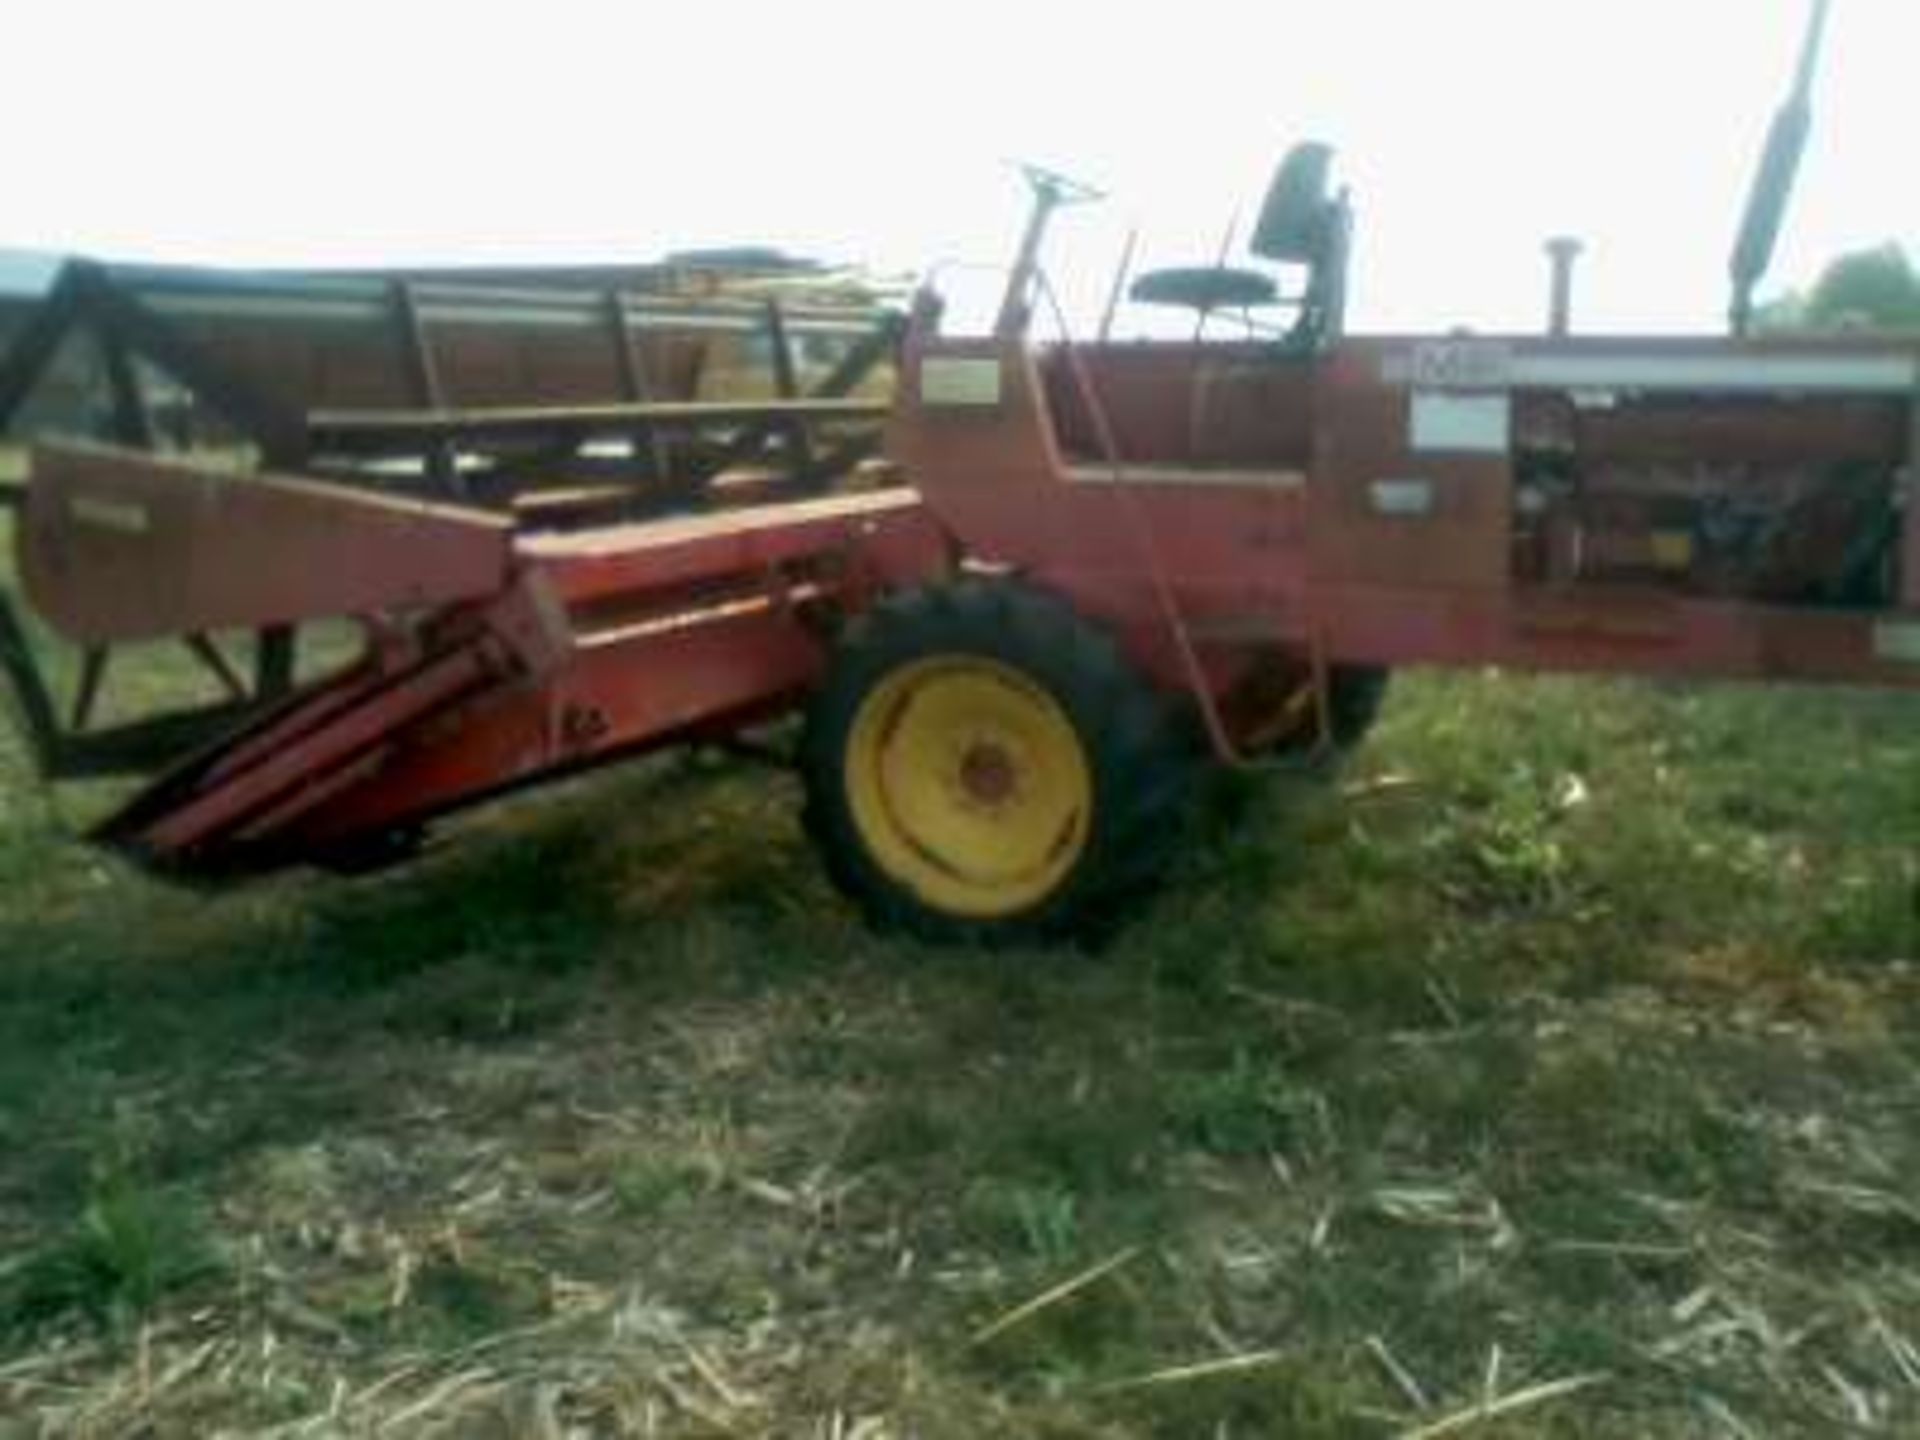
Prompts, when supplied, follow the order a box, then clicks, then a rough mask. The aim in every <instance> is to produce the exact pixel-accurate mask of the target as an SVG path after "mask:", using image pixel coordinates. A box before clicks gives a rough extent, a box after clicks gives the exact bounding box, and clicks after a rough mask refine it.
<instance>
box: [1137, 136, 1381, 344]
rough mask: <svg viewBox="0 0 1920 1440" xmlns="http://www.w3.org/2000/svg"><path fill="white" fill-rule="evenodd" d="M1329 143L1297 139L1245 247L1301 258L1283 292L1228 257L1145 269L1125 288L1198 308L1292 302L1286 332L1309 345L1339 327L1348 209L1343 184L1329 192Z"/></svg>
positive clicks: (1146, 299) (1143, 297)
mask: <svg viewBox="0 0 1920 1440" xmlns="http://www.w3.org/2000/svg"><path fill="white" fill-rule="evenodd" d="M1332 169H1333V148H1332V147H1331V146H1329V145H1323V144H1321V143H1320V142H1319V141H1314V140H1309V141H1306V142H1304V143H1302V144H1299V145H1296V146H1294V148H1293V149H1292V150H1290V151H1289V152H1288V153H1287V156H1286V158H1285V159H1284V160H1282V161H1281V162H1280V168H1279V169H1278V170H1276V171H1275V172H1274V176H1273V183H1272V184H1270V185H1269V186H1268V187H1267V194H1266V199H1265V200H1264V201H1263V202H1262V204H1261V206H1260V216H1259V219H1258V221H1257V222H1256V223H1255V225H1254V227H1253V235H1252V238H1251V239H1250V240H1249V242H1248V244H1247V249H1248V250H1249V252H1251V253H1252V254H1253V255H1255V256H1257V257H1258V258H1259V259H1262V260H1266V261H1268V262H1270V263H1272V264H1274V265H1304V266H1305V267H1306V269H1307V281H1306V287H1305V289H1304V290H1302V291H1301V293H1300V294H1298V295H1293V296H1283V295H1282V294H1281V293H1280V285H1279V282H1278V280H1276V279H1275V277H1274V276H1273V275H1272V274H1270V273H1269V272H1267V271H1265V270H1255V269H1251V268H1245V269H1243V268H1236V267H1233V266H1228V265H1209V266H1183V267H1179V268H1175V269H1169V270H1150V271H1148V272H1147V273H1146V274H1144V275H1142V276H1140V278H1139V279H1137V280H1136V281H1134V283H1133V285H1132V287H1131V288H1130V289H1129V290H1128V292H1127V293H1128V295H1129V297H1130V298H1131V299H1133V300H1135V301H1138V302H1140V303H1141V304H1146V305H1176V306H1180V307H1182V308H1184V309H1189V310H1194V311H1197V312H1199V316H1200V319H1201V320H1202V321H1203V322H1204V321H1205V319H1206V317H1207V316H1208V315H1209V314H1211V313H1212V312H1213V311H1216V310H1239V311H1252V310H1256V309H1263V308H1266V307H1268V306H1274V305H1290V306H1292V307H1294V309H1295V311H1296V318H1295V320H1294V323H1293V327H1292V329H1290V330H1289V331H1288V332H1287V339H1288V340H1289V341H1290V342H1292V343H1297V344H1300V345H1303V346H1306V347H1309V348H1311V347H1314V346H1318V345H1320V344H1322V343H1324V342H1326V341H1328V340H1331V339H1333V338H1335V337H1336V336H1338V335H1339V333H1340V330H1341V326H1342V324H1343V323H1344V320H1345V313H1346V271H1347V251H1348V243H1349V236H1350V234H1351V231H1352V212H1351V208H1350V207H1349V205H1348V203H1347V196H1346V193H1345V192H1344V191H1342V192H1341V193H1340V194H1338V195H1333V194H1331V193H1330V188H1331V187H1330V184H1329V177H1330V175H1331V173H1332Z"/></svg>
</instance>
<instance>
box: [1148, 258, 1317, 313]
mask: <svg viewBox="0 0 1920 1440" xmlns="http://www.w3.org/2000/svg"><path fill="white" fill-rule="evenodd" d="M1127 293H1128V294H1129V295H1130V296H1131V297H1132V298H1133V299H1135V300H1137V301H1139V302H1140V303H1141V304H1143V305H1180V306H1184V307H1185V308H1187V309H1189V310H1250V309H1252V308H1253V307H1254V306H1256V305H1273V304H1276V303H1278V301H1279V299H1280V287H1279V286H1278V285H1276V284H1275V283H1274V281H1273V277H1272V276H1269V275H1263V274H1261V273H1260V272H1259V271H1258V270H1232V269H1228V268H1227V267H1225V266H1220V265H1214V266H1207V267H1205V268H1202V267H1199V266H1193V267H1186V268H1181V269H1175V270H1149V271H1148V272H1147V273H1146V274H1144V275H1142V276H1141V277H1140V278H1139V279H1138V280H1136V281H1134V282H1133V287H1132V289H1130V290H1129V291H1128V292H1127Z"/></svg>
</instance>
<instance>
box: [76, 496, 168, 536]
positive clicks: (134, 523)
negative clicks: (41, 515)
mask: <svg viewBox="0 0 1920 1440" xmlns="http://www.w3.org/2000/svg"><path fill="white" fill-rule="evenodd" d="M67 514H68V515H70V516H72V517H73V521H74V523H75V524H76V525H87V526H91V527H92V528H93V529H95V530H114V531H118V532H119V533H120V534H122V535H144V534H146V533H147V532H148V531H149V530H151V529H152V528H153V517H152V516H150V515H148V514H147V507H146V506H144V505H142V504H140V503H139V502H138V501H136V500H106V499H102V498H100V497H98V496H94V495H76V496H74V497H73V498H72V499H71V500H69V501H68V502H67Z"/></svg>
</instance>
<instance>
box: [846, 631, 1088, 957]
mask: <svg viewBox="0 0 1920 1440" xmlns="http://www.w3.org/2000/svg"><path fill="white" fill-rule="evenodd" d="M846 781H847V799H848V801H849V803H850V805H851V807H852V810H853V819H854V823H855V824H856V825H857V826H858V827H859V830H860V835H861V838H862V839H863V840H864V841H865V842H866V845H867V848H868V850H869V851H870V852H871V854H872V855H873V858H874V859H875V860H876V861H877V862H878V863H879V865H880V867H881V869H883V870H884V871H886V873H887V874H888V875H889V876H891V877H892V878H893V879H894V880H896V881H898V882H899V883H900V884H902V885H904V886H906V887H907V888H908V889H910V890H912V891H913V892H914V894H915V895H917V896H918V897H919V898H920V900H921V901H922V902H924V903H925V904H927V905H930V906H932V907H933V908H935V909H938V910H942V911H945V912H947V913H948V914H953V915H964V916H967V917H970V918H974V919H992V918H996V917H999V916H1004V915H1013V914H1018V913H1019V912H1021V911H1023V910H1027V909H1030V908H1032V907H1033V906H1035V905H1038V904H1039V903H1041V902H1042V901H1044V900H1045V899H1046V898H1047V897H1048V896H1050V895H1051V894H1053V893H1054V891H1055V890H1057V889H1058V888H1059V887H1060V885H1061V884H1062V883H1063V882H1064V881H1065V880H1066V879H1067V877H1068V876H1069V875H1070V874H1071V873H1072V872H1073V869H1074V866H1075V865H1076V864H1078V863H1079V860H1080V856H1081V854H1082V852H1084V851H1085V849H1086V846H1087V834H1088V828H1089V825H1090V824H1091V822H1092V819H1093V778H1092V772H1091V771H1090V770H1089V768H1088V765H1087V757H1086V752H1085V750H1084V749H1083V747H1082V746H1081V743H1080V736H1079V734H1078V733H1077V732H1076V731H1075V730H1074V727H1073V723H1072V722H1071V721H1070V720H1068V718H1067V715H1066V712H1065V711H1064V710H1062V709H1061V708H1060V704H1059V702H1058V701H1056V700H1055V699H1054V698H1053V696H1052V695H1050V694H1049V693H1047V691H1046V690H1045V689H1043V688H1041V687H1040V686H1038V685H1036V684H1034V683H1033V682H1032V681H1031V680H1028V679H1027V678H1026V677H1024V676H1023V675H1021V674H1020V673H1019V672H1018V671H1016V670H1014V669H1012V668H1010V667H1009V666H1006V665H1002V664H1000V663H998V662H997V661H993V660H987V659H982V658H979V657H976V656H970V655H968V656H961V655H955V656H936V657H932V658H929V659H925V660H918V661H915V662H914V663H912V664H910V665H907V666H904V667H902V668H901V669H899V670H897V671H895V672H894V673H893V674H891V675H889V676H888V677H887V678H886V679H885V680H884V681H882V682H881V683H880V684H879V685H877V686H875V687H874V689H873V690H872V691H871V692H870V693H869V694H868V695H867V697H866V698H865V699H864V700H863V701H862V702H861V704H860V709H859V712H858V713H857V714H856V715H855V716H854V722H853V729H852V733H851V735H850V738H849V743H848V746H847V772H846Z"/></svg>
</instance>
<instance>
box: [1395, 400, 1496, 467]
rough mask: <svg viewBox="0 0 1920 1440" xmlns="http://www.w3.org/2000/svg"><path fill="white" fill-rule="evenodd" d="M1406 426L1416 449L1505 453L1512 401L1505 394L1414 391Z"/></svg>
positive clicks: (1418, 450) (1481, 453)
mask: <svg viewBox="0 0 1920 1440" xmlns="http://www.w3.org/2000/svg"><path fill="white" fill-rule="evenodd" d="M1407 428H1408V445H1409V448H1411V449H1413V450H1415V451H1416V452H1425V453H1433V452H1435V451H1444V452H1448V453H1452V454H1459V455H1505V454H1506V453H1507V452H1508V450H1509V449H1510V448H1511V447H1512V437H1513V402H1512V401H1511V400H1510V399H1508V397H1507V396H1505V395H1456V394H1442V393H1439V392H1434V391H1415V392H1414V396H1413V413H1412V418H1411V419H1410V421H1409V422H1408V427H1407Z"/></svg>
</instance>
